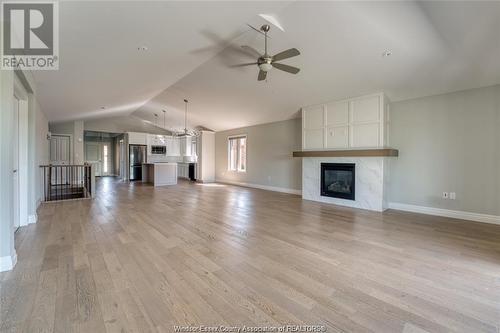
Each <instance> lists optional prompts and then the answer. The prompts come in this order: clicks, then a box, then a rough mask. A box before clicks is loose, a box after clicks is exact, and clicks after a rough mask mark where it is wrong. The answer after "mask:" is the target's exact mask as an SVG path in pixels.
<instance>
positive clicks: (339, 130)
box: [302, 93, 389, 150]
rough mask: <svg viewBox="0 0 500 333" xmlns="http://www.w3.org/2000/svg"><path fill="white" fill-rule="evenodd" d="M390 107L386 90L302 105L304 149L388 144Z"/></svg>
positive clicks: (367, 146)
mask: <svg viewBox="0 0 500 333" xmlns="http://www.w3.org/2000/svg"><path fill="white" fill-rule="evenodd" d="M388 108H389V105H388V100H387V98H386V97H385V96H384V94H383V93H380V94H373V95H368V96H361V97H357V98H351V99H346V100H342V101H333V102H329V103H326V104H321V105H316V106H311V107H306V108H303V109H302V149H303V150H321V149H348V148H380V147H384V146H387V145H388V140H387V127H388Z"/></svg>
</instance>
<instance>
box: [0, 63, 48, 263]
mask: <svg viewBox="0 0 500 333" xmlns="http://www.w3.org/2000/svg"><path fill="white" fill-rule="evenodd" d="M14 75H16V74H14V72H12V71H6V70H2V71H0V111H1V112H0V271H2V270H8V269H11V268H12V266H13V265H15V263H16V260H17V255H16V251H15V244H14V230H13V206H14V204H13V198H12V193H13V181H12V170H13V164H14V160H13V157H14V154H13V138H12V133H13V131H12V128H13V127H14V117H13V115H14V114H13V94H14ZM17 75H18V76H19V77H20V81H21V82H22V84H23V85H24V88H25V89H26V91H27V92H28V99H27V101H28V163H29V165H28V178H29V182H28V193H27V198H28V204H27V208H28V212H27V215H28V216H29V217H30V222H35V221H36V208H37V203H38V200H39V198H40V192H41V191H40V187H39V184H40V173H39V172H38V171H39V163H45V161H46V157H47V153H48V143H47V140H46V135H47V131H46V130H47V127H48V123H47V119H46V117H45V116H44V115H43V113H42V111H41V110H40V107H39V105H38V102H37V100H36V90H35V85H34V83H33V82H34V81H33V78H32V76H31V75H30V73H22V72H18V73H17ZM41 138H44V139H41Z"/></svg>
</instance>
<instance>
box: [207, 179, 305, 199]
mask: <svg viewBox="0 0 500 333" xmlns="http://www.w3.org/2000/svg"><path fill="white" fill-rule="evenodd" d="M215 182H216V183H221V184H229V185H236V186H242V187H251V188H258V189H260V190H266V191H273V192H282V193H288V194H296V195H302V191H301V190H294V189H291V188H286V187H277V186H268V185H260V184H252V183H243V182H235V181H230V180H221V179H216V180H215Z"/></svg>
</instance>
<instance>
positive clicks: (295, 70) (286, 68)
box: [272, 62, 300, 74]
mask: <svg viewBox="0 0 500 333" xmlns="http://www.w3.org/2000/svg"><path fill="white" fill-rule="evenodd" d="M272 65H273V67H275V68H277V69H279V70H282V71H285V72H288V73H292V74H297V73H298V72H300V69H299V68H297V67H293V66H288V65H285V64H279V63H276V62H273V63H272Z"/></svg>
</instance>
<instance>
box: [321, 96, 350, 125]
mask: <svg viewBox="0 0 500 333" xmlns="http://www.w3.org/2000/svg"><path fill="white" fill-rule="evenodd" d="M348 122H349V103H348V102H347V101H344V102H332V103H328V104H327V105H326V120H325V124H326V125H327V126H331V125H335V126H340V125H347V123H348Z"/></svg>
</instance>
